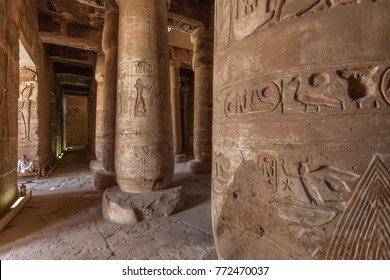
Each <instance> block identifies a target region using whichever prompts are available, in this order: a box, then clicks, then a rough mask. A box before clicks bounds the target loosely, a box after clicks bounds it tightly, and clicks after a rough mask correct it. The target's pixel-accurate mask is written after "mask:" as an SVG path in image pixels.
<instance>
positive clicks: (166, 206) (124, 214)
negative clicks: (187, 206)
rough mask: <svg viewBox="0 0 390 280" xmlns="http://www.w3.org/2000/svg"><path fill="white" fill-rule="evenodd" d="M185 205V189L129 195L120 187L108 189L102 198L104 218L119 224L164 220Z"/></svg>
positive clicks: (176, 188) (175, 188) (177, 188)
mask: <svg viewBox="0 0 390 280" xmlns="http://www.w3.org/2000/svg"><path fill="white" fill-rule="evenodd" d="M184 203H185V195H184V190H183V187H181V186H179V187H174V188H170V189H165V190H160V191H152V192H144V193H127V192H124V191H122V190H121V189H120V188H119V187H114V188H110V189H106V190H105V191H104V193H103V198H102V211H103V217H104V219H105V220H107V221H109V222H114V223H117V224H133V223H136V222H140V221H142V220H152V219H162V218H166V217H168V216H169V215H171V214H174V213H176V212H177V211H179V210H180V209H181V208H182V207H183V206H184Z"/></svg>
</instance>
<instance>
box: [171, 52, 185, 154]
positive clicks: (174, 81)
mask: <svg viewBox="0 0 390 280" xmlns="http://www.w3.org/2000/svg"><path fill="white" fill-rule="evenodd" d="M169 70H170V75H169V77H170V81H171V107H172V130H173V153H174V155H180V154H181V152H182V147H183V145H182V132H181V114H180V86H181V84H180V62H179V61H178V60H177V58H176V57H175V53H174V50H173V49H172V48H171V49H170V61H169Z"/></svg>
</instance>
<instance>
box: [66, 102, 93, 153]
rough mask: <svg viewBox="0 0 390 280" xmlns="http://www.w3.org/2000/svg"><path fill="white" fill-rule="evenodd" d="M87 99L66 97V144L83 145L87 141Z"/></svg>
mask: <svg viewBox="0 0 390 280" xmlns="http://www.w3.org/2000/svg"><path fill="white" fill-rule="evenodd" d="M87 108H88V99H87V97H74V96H68V97H66V144H67V146H85V145H87V143H88V111H87Z"/></svg>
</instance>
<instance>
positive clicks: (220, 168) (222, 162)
mask: <svg viewBox="0 0 390 280" xmlns="http://www.w3.org/2000/svg"><path fill="white" fill-rule="evenodd" d="M214 162H215V178H216V180H218V181H219V182H220V183H221V184H222V185H224V184H226V182H227V181H228V180H229V178H230V176H231V168H232V166H231V164H230V162H229V160H227V159H226V157H225V156H224V154H222V153H221V152H217V151H216V152H215V153H214Z"/></svg>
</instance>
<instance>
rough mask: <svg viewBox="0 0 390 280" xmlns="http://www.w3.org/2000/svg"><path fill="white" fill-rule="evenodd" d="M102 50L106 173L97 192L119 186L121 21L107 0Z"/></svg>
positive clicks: (102, 173) (98, 176) (97, 183)
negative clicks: (117, 134) (117, 130)
mask: <svg viewBox="0 0 390 280" xmlns="http://www.w3.org/2000/svg"><path fill="white" fill-rule="evenodd" d="M105 8H106V13H105V19H104V28H103V38H102V49H103V52H104V54H105V68H104V91H103V106H104V110H102V112H101V115H100V118H101V121H102V132H103V133H102V135H101V139H102V148H103V149H102V165H103V170H102V171H100V172H98V173H96V174H95V178H94V184H95V188H97V189H106V188H109V187H114V186H116V185H117V183H116V178H115V157H114V153H115V119H116V115H115V113H116V92H117V68H118V67H117V62H118V17H119V11H118V6H117V4H116V2H115V0H106V2H105Z"/></svg>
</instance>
